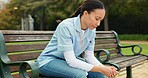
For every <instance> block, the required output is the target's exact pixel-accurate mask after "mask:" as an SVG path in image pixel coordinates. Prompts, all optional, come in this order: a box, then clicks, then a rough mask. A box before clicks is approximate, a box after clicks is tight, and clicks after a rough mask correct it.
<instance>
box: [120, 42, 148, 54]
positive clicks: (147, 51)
mask: <svg viewBox="0 0 148 78" xmlns="http://www.w3.org/2000/svg"><path fill="white" fill-rule="evenodd" d="M121 44H122V45H132V44H130V43H126V44H125V43H124V44H123V43H121ZM139 45H140V46H142V54H146V55H148V44H139ZM135 50H136V51H139V48H137V47H136V48H135ZM122 51H123V52H124V53H125V54H131V48H127V49H122Z"/></svg>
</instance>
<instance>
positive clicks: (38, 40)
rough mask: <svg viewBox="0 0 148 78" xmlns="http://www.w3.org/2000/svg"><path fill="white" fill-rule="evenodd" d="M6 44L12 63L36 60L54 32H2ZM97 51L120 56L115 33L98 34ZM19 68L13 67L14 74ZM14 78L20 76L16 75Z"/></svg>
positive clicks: (101, 32) (100, 32) (103, 32)
mask: <svg viewBox="0 0 148 78" xmlns="http://www.w3.org/2000/svg"><path fill="white" fill-rule="evenodd" d="M1 32H2V33H3V35H4V38H5V39H4V40H5V42H6V49H7V55H8V56H9V58H10V60H11V61H22V60H23V61H25V60H35V59H36V58H37V57H38V56H39V54H40V53H41V52H42V50H43V49H44V48H45V46H46V45H47V43H48V42H49V41H50V39H51V37H52V35H53V33H54V32H53V31H10V30H9V31H6V30H3V31H1ZM95 41H96V44H95V50H98V49H108V50H109V51H110V52H111V54H113V55H114V56H115V57H116V56H118V52H119V49H118V43H119V42H118V38H117V34H116V33H115V32H114V31H97V32H96V40H95ZM18 69H19V68H18V67H17V66H16V67H11V70H12V72H16V71H18ZM14 78H18V75H17V74H16V75H15V74H14Z"/></svg>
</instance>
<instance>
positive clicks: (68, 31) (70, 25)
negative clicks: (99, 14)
mask: <svg viewBox="0 0 148 78" xmlns="http://www.w3.org/2000/svg"><path fill="white" fill-rule="evenodd" d="M95 30H96V29H93V30H90V29H89V28H87V29H86V30H85V33H84V35H83V37H81V34H82V30H81V24H80V16H77V17H74V18H68V19H66V20H63V21H62V22H61V23H60V24H59V25H58V27H57V29H56V30H55V32H54V35H53V36H52V38H51V40H50V42H49V43H48V45H47V46H46V48H45V49H44V50H43V52H42V53H41V54H40V56H39V57H38V58H37V62H38V64H39V67H41V66H43V65H44V64H46V63H48V62H50V61H52V60H53V59H56V58H60V59H65V58H64V55H63V52H66V51H74V54H75V56H76V57H78V56H79V55H80V54H81V53H82V52H83V51H85V50H89V51H94V45H95V34H96V33H95Z"/></svg>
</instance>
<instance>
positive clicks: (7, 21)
mask: <svg viewBox="0 0 148 78" xmlns="http://www.w3.org/2000/svg"><path fill="white" fill-rule="evenodd" d="M11 13H12V12H10V10H9V9H4V10H1V12H0V29H2V30H8V29H11V30H13V29H15V30H16V29H19V26H18V22H17V21H18V20H17V19H16V18H17V17H15V16H13V15H12V14H11Z"/></svg>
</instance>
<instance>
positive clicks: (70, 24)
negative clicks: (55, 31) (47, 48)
mask: <svg viewBox="0 0 148 78" xmlns="http://www.w3.org/2000/svg"><path fill="white" fill-rule="evenodd" d="M73 22H74V18H67V19H65V20H63V21H62V22H61V23H60V24H59V25H58V27H68V28H69V27H70V28H71V27H73Z"/></svg>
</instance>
